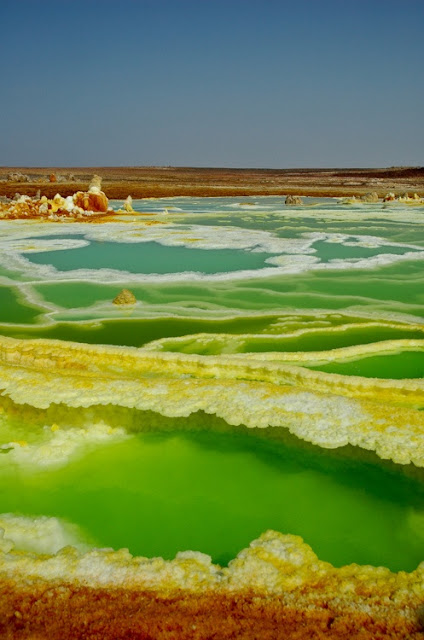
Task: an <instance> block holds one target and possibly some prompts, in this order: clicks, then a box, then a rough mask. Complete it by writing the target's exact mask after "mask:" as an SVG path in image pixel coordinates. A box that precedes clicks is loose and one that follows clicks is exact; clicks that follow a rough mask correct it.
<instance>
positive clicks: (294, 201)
mask: <svg viewBox="0 0 424 640" xmlns="http://www.w3.org/2000/svg"><path fill="white" fill-rule="evenodd" d="M286 204H303V202H302V198H301V197H300V196H287V198H286Z"/></svg>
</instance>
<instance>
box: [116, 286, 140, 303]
mask: <svg viewBox="0 0 424 640" xmlns="http://www.w3.org/2000/svg"><path fill="white" fill-rule="evenodd" d="M136 302H137V298H136V297H135V295H134V294H133V292H132V291H129V289H122V291H120V292H119V293H118V295H117V296H116V298H114V300H113V304H118V305H125V304H135V303H136Z"/></svg>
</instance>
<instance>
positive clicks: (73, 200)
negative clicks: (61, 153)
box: [0, 176, 112, 221]
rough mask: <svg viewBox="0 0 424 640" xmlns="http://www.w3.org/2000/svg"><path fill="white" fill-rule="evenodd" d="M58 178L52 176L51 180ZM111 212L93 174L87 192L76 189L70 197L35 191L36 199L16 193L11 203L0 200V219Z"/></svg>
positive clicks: (57, 217) (73, 216) (79, 215)
mask: <svg viewBox="0 0 424 640" xmlns="http://www.w3.org/2000/svg"><path fill="white" fill-rule="evenodd" d="M56 181H57V178H56V176H54V180H53V182H56ZM108 212H112V210H111V209H109V201H108V199H107V197H106V195H105V193H104V192H103V191H101V178H99V176H94V177H93V179H92V181H91V183H90V188H89V190H88V191H87V192H84V191H78V192H77V193H74V195H73V196H67V197H66V198H63V197H62V196H61V195H60V193H57V194H56V195H55V196H54V198H52V199H48V198H47V197H46V196H42V197H40V192H39V191H38V193H37V195H36V197H35V198H30V197H29V196H21V195H20V194H16V195H15V198H14V202H12V203H9V202H8V201H6V202H4V203H3V202H0V219H12V220H13V219H21V218H23V219H25V218H45V219H47V220H53V221H58V220H62V219H69V218H71V219H72V218H77V219H84V217H86V216H87V215H92V214H96V213H97V214H99V213H100V214H104V213H108Z"/></svg>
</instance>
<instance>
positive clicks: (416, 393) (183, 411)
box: [0, 337, 424, 467]
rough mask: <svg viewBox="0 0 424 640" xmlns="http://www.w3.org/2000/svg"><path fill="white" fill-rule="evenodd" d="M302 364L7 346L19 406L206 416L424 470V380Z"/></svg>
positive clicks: (7, 391) (21, 343) (4, 341)
mask: <svg viewBox="0 0 424 640" xmlns="http://www.w3.org/2000/svg"><path fill="white" fill-rule="evenodd" d="M393 342H395V341H393ZM408 342H411V347H412V348H415V347H416V343H417V342H418V341H405V340H403V341H402V343H408ZM421 342H422V341H421ZM393 346H394V345H393ZM354 352H355V348H354V347H351V348H350V353H351V354H352V355H353V354H354ZM299 364H300V363H299ZM299 364H287V363H285V362H282V361H278V360H271V361H265V360H261V359H260V358H256V357H255V354H244V355H243V356H240V355H236V356H230V355H221V356H207V357H204V356H198V355H187V354H181V353H163V352H156V351H143V350H139V349H135V348H130V347H106V346H92V345H84V344H79V343H72V342H67V343H61V342H57V341H54V340H51V341H50V340H38V341H32V340H16V339H13V338H5V337H2V338H0V380H1V388H2V389H3V395H4V396H6V397H7V396H8V397H9V398H10V399H11V400H12V401H13V402H15V403H17V404H21V403H28V402H30V403H31V404H32V405H33V406H34V407H38V408H46V407H48V406H49V405H50V404H51V403H60V402H61V403H63V404H65V405H68V406H69V407H89V406H93V405H101V404H106V405H118V406H121V407H129V408H134V409H138V410H140V411H155V412H157V413H159V414H161V415H163V416H170V417H177V416H188V415H190V414H191V413H194V412H196V411H200V410H201V411H204V412H205V413H208V414H215V415H216V416H218V417H220V418H223V419H224V420H225V421H226V422H227V423H228V424H231V425H240V424H243V425H245V426H246V427H247V428H253V427H259V428H267V427H285V428H287V429H288V430H289V431H290V432H291V433H293V434H294V435H296V436H297V437H299V438H301V439H304V440H307V441H309V442H312V443H313V444H316V445H318V446H320V447H323V448H337V447H342V446H345V445H347V444H352V445H354V446H359V447H362V448H364V449H370V450H373V451H375V452H376V453H377V455H378V456H380V457H381V458H383V459H392V460H393V461H394V462H397V463H398V464H409V463H411V462H413V463H414V464H415V465H417V466H420V467H424V412H423V411H420V407H422V406H424V380H423V379H406V380H390V379H382V380H380V379H378V378H367V379H366V378H361V377H356V376H344V375H339V374H326V373H323V372H320V371H313V370H309V369H306V368H304V367H302V366H299ZM75 389H78V393H77V394H76V393H75V391H74V390H75Z"/></svg>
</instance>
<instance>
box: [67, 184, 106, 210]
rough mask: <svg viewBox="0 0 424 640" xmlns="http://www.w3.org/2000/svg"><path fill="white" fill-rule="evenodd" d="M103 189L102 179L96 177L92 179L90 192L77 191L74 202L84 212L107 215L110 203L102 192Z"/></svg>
mask: <svg viewBox="0 0 424 640" xmlns="http://www.w3.org/2000/svg"><path fill="white" fill-rule="evenodd" d="M101 187H102V179H101V177H100V176H97V175H94V176H93V177H92V179H91V182H90V186H89V188H88V192H83V191H77V193H75V194H74V196H73V200H74V204H75V206H77V207H80V208H81V209H82V210H83V211H96V212H103V213H106V211H107V210H108V205H109V202H108V199H107V197H106V195H105V194H104V192H103V191H102V190H101Z"/></svg>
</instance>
